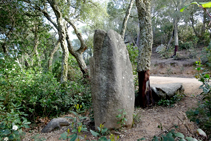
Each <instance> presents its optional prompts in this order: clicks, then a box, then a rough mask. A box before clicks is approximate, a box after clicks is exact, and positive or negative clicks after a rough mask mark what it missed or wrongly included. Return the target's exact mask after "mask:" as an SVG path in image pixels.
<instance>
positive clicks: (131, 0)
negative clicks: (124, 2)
mask: <svg viewBox="0 0 211 141" xmlns="http://www.w3.org/2000/svg"><path fill="white" fill-rule="evenodd" d="M133 3H134V0H130V4H129V6H128V8H127V12H126V14H125V18H124V20H123V23H122V29H121V32H120V35H121V36H122V39H123V40H124V37H125V31H126V27H127V21H128V19H129V17H130V11H131V9H132V7H133Z"/></svg>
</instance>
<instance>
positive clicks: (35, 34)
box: [31, 25, 41, 66]
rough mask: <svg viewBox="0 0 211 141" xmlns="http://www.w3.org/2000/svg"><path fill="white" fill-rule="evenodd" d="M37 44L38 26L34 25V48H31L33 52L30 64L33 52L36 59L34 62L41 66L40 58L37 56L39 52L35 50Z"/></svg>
mask: <svg viewBox="0 0 211 141" xmlns="http://www.w3.org/2000/svg"><path fill="white" fill-rule="evenodd" d="M38 45H39V37H38V26H37V25H35V30H34V49H33V53H32V59H31V60H32V61H31V62H32V64H33V56H34V54H35V56H36V58H37V60H36V62H37V63H38V66H41V64H40V63H41V60H40V57H39V53H38V51H37V47H38Z"/></svg>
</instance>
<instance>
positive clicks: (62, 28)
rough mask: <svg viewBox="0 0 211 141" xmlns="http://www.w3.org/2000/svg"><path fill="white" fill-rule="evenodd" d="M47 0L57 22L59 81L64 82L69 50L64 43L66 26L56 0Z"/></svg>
mask: <svg viewBox="0 0 211 141" xmlns="http://www.w3.org/2000/svg"><path fill="white" fill-rule="evenodd" d="M48 2H49V3H50V5H51V7H52V9H53V11H54V13H55V15H56V18H57V23H58V28H57V29H58V34H59V41H60V44H61V47H62V51H63V54H62V70H61V78H60V82H61V83H63V82H66V81H67V72H68V57H69V51H68V48H67V44H66V32H65V28H66V22H63V17H62V13H61V11H60V9H59V6H58V5H57V3H56V0H52V1H51V0H48Z"/></svg>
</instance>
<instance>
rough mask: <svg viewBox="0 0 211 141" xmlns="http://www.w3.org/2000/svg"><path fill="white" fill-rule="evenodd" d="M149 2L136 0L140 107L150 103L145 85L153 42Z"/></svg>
mask: <svg viewBox="0 0 211 141" xmlns="http://www.w3.org/2000/svg"><path fill="white" fill-rule="evenodd" d="M150 3H151V0H136V6H137V10H138V17H139V28H140V37H141V39H139V40H140V45H139V55H138V66H137V71H138V74H139V75H138V79H139V98H140V101H141V106H142V107H146V106H149V103H152V102H150V100H149V99H148V98H147V97H148V95H149V93H150V88H149V89H148V90H147V86H149V75H150V74H149V68H150V58H151V54H152V42H153V34H152V24H151V15H150V10H151V8H150Z"/></svg>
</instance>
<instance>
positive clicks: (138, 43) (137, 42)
mask: <svg viewBox="0 0 211 141" xmlns="http://www.w3.org/2000/svg"><path fill="white" fill-rule="evenodd" d="M138 26H139V28H140V23H138ZM140 35H141V32H140V30H139V32H138V36H137V40H136V44H137V46H138V48H139V47H140Z"/></svg>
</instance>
